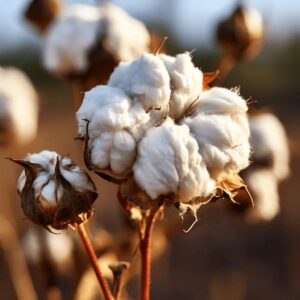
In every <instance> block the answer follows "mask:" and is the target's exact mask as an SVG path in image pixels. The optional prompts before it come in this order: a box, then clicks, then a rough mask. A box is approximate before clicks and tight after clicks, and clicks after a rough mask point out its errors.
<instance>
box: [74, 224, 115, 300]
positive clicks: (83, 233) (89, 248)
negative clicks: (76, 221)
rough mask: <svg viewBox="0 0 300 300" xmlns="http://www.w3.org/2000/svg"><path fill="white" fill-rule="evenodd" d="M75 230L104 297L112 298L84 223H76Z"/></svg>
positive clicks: (109, 299)
mask: <svg viewBox="0 0 300 300" xmlns="http://www.w3.org/2000/svg"><path fill="white" fill-rule="evenodd" d="M77 230H78V234H79V236H80V238H81V240H82V242H83V244H84V247H85V249H86V252H87V254H88V256H89V259H90V262H91V265H92V267H93V269H94V271H95V274H96V276H97V278H98V281H99V283H100V286H101V288H102V291H103V294H104V297H105V299H106V300H114V297H113V295H112V292H111V289H110V287H109V284H108V282H107V280H106V279H105V277H104V276H103V274H102V272H101V269H100V266H99V264H98V260H97V256H96V254H95V251H94V248H93V246H92V244H91V241H90V239H89V237H88V234H87V232H86V229H85V227H84V225H83V224H80V225H78V226H77Z"/></svg>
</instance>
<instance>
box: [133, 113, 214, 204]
mask: <svg viewBox="0 0 300 300" xmlns="http://www.w3.org/2000/svg"><path fill="white" fill-rule="evenodd" d="M133 170H134V177H135V180H136V181H137V183H138V184H139V186H140V187H141V188H142V189H144V190H145V191H146V193H147V194H148V195H149V196H150V197H151V198H152V199H155V198H157V197H158V196H160V195H164V194H170V193H178V197H179V198H180V199H181V201H184V202H187V201H189V200H191V199H193V198H195V197H200V196H203V197H206V196H208V195H209V194H210V193H212V192H213V190H214V183H213V181H212V180H211V179H210V177H209V174H208V171H207V169H206V166H205V164H204V163H203V160H202V158H201V156H200V154H199V152H198V146H197V143H196V141H195V140H194V139H193V138H192V137H191V136H190V135H189V129H188V127H187V126H184V125H182V126H178V125H175V124H174V122H173V121H172V120H171V119H168V120H167V121H166V122H164V123H163V124H162V125H161V126H160V127H156V128H152V129H150V130H149V131H148V132H147V135H146V136H145V138H144V139H143V140H142V141H141V142H140V144H139V146H138V158H137V161H136V163H135V165H134V167H133Z"/></svg>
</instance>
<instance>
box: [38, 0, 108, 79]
mask: <svg viewBox="0 0 300 300" xmlns="http://www.w3.org/2000/svg"><path fill="white" fill-rule="evenodd" d="M102 20H103V16H102V14H101V11H100V9H99V8H97V7H94V6H91V5H85V4H72V5H68V6H66V7H65V8H64V10H63V11H62V12H61V14H60V15H59V16H58V17H57V19H56V21H55V22H53V23H52V24H51V26H50V28H49V30H48V32H47V34H46V36H45V44H44V52H43V61H44V65H45V67H46V69H48V70H49V71H51V72H54V73H57V74H60V75H68V74H70V73H75V72H82V71H85V70H86V69H87V68H88V51H89V50H90V49H91V48H92V47H93V46H94V44H95V43H96V40H97V38H98V36H100V34H101V30H103V28H102V27H103V26H102V27H101V22H102ZM101 28H102V29H101Z"/></svg>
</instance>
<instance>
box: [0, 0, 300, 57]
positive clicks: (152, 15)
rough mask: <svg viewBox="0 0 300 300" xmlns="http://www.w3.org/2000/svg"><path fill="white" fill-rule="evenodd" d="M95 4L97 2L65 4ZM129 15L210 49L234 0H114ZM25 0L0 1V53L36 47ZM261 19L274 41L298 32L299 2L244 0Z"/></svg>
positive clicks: (36, 42) (297, 0)
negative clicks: (24, 14)
mask: <svg viewBox="0 0 300 300" xmlns="http://www.w3.org/2000/svg"><path fill="white" fill-rule="evenodd" d="M63 2H65V3H70V2H85V3H90V4H95V3H97V2H98V3H99V0H87V1H84V0H83V1H80V0H76V1H74V0H73V1H67V0H64V1H63ZM112 2H113V3H115V4H117V5H119V6H121V7H123V8H124V9H125V10H127V11H128V12H129V13H130V14H131V15H133V16H135V17H137V18H139V19H142V20H145V21H146V22H147V23H151V22H152V23H160V24H163V25H165V26H169V27H171V28H172V31H173V34H175V36H176V38H177V39H178V40H179V41H180V42H181V43H183V44H184V45H186V47H187V48H189V47H190V48H193V46H196V45H197V46H198V45H199V44H202V45H204V47H205V46H206V47H208V48H209V47H210V46H211V45H212V44H213V33H214V30H215V26H216V23H217V22H218V21H219V20H221V19H223V18H224V17H225V16H226V15H228V14H229V13H230V12H231V11H232V9H233V7H234V6H235V5H236V3H237V2H241V1H238V0H114V1H112ZM28 3H29V0H0V54H1V53H2V52H5V51H8V50H9V49H11V48H14V47H16V46H17V45H22V44H23V43H24V42H30V43H33V44H36V45H38V44H39V43H40V41H39V39H38V35H37V33H36V32H35V31H34V30H32V28H31V27H30V26H29V25H28V24H26V23H25V22H24V21H23V20H22V12H23V10H24V8H25V7H26V5H28ZM243 3H245V5H247V6H250V7H254V8H256V9H257V10H258V11H259V12H260V13H261V14H262V16H263V17H264V20H265V23H266V27H267V33H268V37H269V39H271V40H275V41H277V42H280V41H282V39H285V38H288V37H289V36H291V35H292V34H295V33H300V0H264V1H262V0H244V1H243Z"/></svg>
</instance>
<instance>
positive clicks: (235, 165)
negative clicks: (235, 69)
mask: <svg viewBox="0 0 300 300" xmlns="http://www.w3.org/2000/svg"><path fill="white" fill-rule="evenodd" d="M215 89H218V88H215ZM215 89H212V90H210V91H206V92H204V93H203V94H202V96H201V97H200V98H199V101H198V104H197V110H196V113H194V114H193V115H192V116H191V117H188V118H186V119H185V120H183V124H187V125H188V126H189V128H190V130H191V133H192V134H193V135H194V137H195V139H196V140H197V142H198V145H199V151H200V153H201V155H202V156H203V158H204V160H205V163H206V165H207V167H208V168H209V170H210V172H211V174H212V175H213V176H214V177H217V176H218V175H219V174H220V173H223V172H225V173H228V174H229V173H238V172H239V171H240V170H242V169H244V168H246V167H247V166H248V164H249V155H250V145H249V126H248V121H247V115H246V110H247V106H246V104H244V102H245V101H244V100H243V99H242V98H241V97H239V96H238V95H237V94H236V93H234V92H232V91H229V90H225V89H218V90H217V91H216V90H215ZM230 97H231V99H230ZM210 102H211V105H210ZM218 104H219V105H218Z"/></svg>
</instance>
